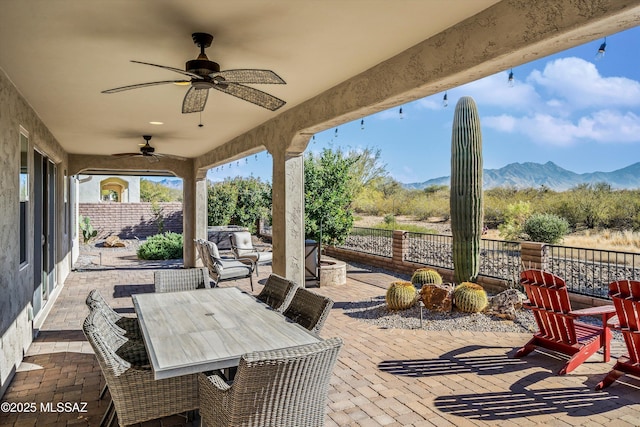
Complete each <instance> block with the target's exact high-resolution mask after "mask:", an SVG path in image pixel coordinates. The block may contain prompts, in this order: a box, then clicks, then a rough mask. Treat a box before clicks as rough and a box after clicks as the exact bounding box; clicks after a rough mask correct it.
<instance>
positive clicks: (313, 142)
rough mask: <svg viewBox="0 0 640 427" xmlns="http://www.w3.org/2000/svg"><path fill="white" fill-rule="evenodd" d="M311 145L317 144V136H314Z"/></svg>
mask: <svg viewBox="0 0 640 427" xmlns="http://www.w3.org/2000/svg"><path fill="white" fill-rule="evenodd" d="M311 143H312V144H315V143H316V136H315V135H313V137H312V138H311Z"/></svg>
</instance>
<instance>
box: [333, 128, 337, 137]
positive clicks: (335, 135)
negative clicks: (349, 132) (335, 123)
mask: <svg viewBox="0 0 640 427" xmlns="http://www.w3.org/2000/svg"><path fill="white" fill-rule="evenodd" d="M337 137H338V128H336V132H335V134H334V138H337Z"/></svg>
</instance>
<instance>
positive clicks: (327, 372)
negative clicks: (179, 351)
mask: <svg viewBox="0 0 640 427" xmlns="http://www.w3.org/2000/svg"><path fill="white" fill-rule="evenodd" d="M341 346H342V340H341V339H340V338H331V339H328V340H325V341H321V342H319V343H314V344H308V345H303V346H298V347H289V348H284V349H280V350H273V351H262V352H255V353H249V354H245V355H244V356H242V359H240V366H239V367H238V372H237V374H236V377H235V379H234V382H233V385H231V386H230V385H228V384H227V383H226V382H225V381H224V379H223V378H222V377H221V376H220V375H219V374H214V375H211V376H209V377H207V376H206V375H205V374H199V375H198V386H199V393H200V417H201V418H202V422H203V425H206V426H209V427H213V426H234V427H236V426H245V427H249V426H255V427H290V426H314V427H317V426H323V425H324V418H325V406H326V402H327V391H328V387H329V380H330V378H331V373H332V371H333V367H334V365H335V363H336V359H337V357H338V352H339V350H340V347H341Z"/></svg>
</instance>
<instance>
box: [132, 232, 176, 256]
mask: <svg viewBox="0 0 640 427" xmlns="http://www.w3.org/2000/svg"><path fill="white" fill-rule="evenodd" d="M138 258H140V259H179V258H182V234H178V233H172V232H170V231H167V232H166V233H164V234H156V235H155V236H151V237H149V238H148V239H147V240H146V242H144V243H143V244H141V245H140V247H139V248H138Z"/></svg>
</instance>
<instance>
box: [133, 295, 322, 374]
mask: <svg viewBox="0 0 640 427" xmlns="http://www.w3.org/2000/svg"><path fill="white" fill-rule="evenodd" d="M132 298H133V304H134V307H135V311H136V313H137V315H138V320H139V322H140V329H141V330H142V335H143V338H144V343H145V346H146V349H147V352H148V353H149V359H150V362H151V366H152V368H153V372H154V377H155V379H162V378H170V377H175V376H179V375H186V374H193V373H197V372H205V371H209V370H214V369H225V368H232V367H235V366H238V364H239V362H240V358H241V357H242V355H243V354H245V353H250V352H253V351H263V350H274V349H278V348H284V347H292V346H297V345H303V344H311V343H315V342H319V341H320V338H318V337H317V336H315V335H313V334H311V333H310V332H309V331H307V330H306V329H305V328H303V327H301V326H300V325H298V324H296V323H294V322H291V321H290V320H289V319H287V318H286V317H284V316H283V315H282V314H280V313H278V312H277V311H275V310H273V309H271V308H270V307H269V306H268V305H266V304H264V303H262V302H261V301H258V300H257V299H255V298H254V297H253V296H252V295H250V294H248V293H246V292H244V291H241V290H240V289H238V288H235V287H233V288H213V289H197V290H193V291H181V292H168V293H153V294H137V295H133V297H132Z"/></svg>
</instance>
